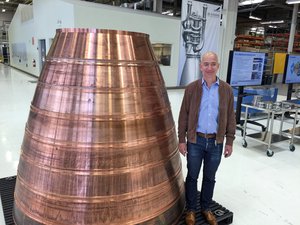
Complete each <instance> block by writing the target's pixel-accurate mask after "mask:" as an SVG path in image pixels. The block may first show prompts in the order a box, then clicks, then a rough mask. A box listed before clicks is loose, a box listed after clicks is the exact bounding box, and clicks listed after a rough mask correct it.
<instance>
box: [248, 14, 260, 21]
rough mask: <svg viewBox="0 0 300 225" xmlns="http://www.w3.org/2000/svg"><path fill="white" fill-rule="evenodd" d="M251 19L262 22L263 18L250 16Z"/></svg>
mask: <svg viewBox="0 0 300 225" xmlns="http://www.w3.org/2000/svg"><path fill="white" fill-rule="evenodd" d="M249 19H253V20H261V18H259V17H256V16H251V15H250V16H249Z"/></svg>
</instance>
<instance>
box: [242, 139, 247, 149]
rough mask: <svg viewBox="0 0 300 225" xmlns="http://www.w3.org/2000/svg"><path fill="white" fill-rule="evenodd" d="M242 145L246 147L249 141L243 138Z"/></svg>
mask: <svg viewBox="0 0 300 225" xmlns="http://www.w3.org/2000/svg"><path fill="white" fill-rule="evenodd" d="M242 146H243V147H244V148H247V146H248V144H247V141H246V140H243V144H242Z"/></svg>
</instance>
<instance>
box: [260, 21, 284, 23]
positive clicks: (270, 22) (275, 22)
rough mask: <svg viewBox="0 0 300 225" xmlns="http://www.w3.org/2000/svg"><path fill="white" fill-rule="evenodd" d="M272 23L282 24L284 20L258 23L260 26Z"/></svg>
mask: <svg viewBox="0 0 300 225" xmlns="http://www.w3.org/2000/svg"><path fill="white" fill-rule="evenodd" d="M274 23H284V20H274V21H265V22H260V24H274Z"/></svg>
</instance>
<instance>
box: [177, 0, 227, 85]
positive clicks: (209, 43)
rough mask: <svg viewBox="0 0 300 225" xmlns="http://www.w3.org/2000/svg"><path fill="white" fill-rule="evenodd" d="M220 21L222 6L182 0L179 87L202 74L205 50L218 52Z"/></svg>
mask: <svg viewBox="0 0 300 225" xmlns="http://www.w3.org/2000/svg"><path fill="white" fill-rule="evenodd" d="M220 21H221V6H220V5H214V4H208V3H203V2H198V1H192V0H183V1H182V8H181V40H180V53H179V63H178V80H177V85H178V86H186V85H188V84H189V83H191V82H192V81H194V80H197V79H199V78H200V77H201V72H200V67H199V63H200V59H201V54H202V53H205V52H207V51H214V52H216V53H218V52H219V49H218V44H219V33H220V31H221V29H220Z"/></svg>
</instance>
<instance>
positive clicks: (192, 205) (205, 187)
mask: <svg viewBox="0 0 300 225" xmlns="http://www.w3.org/2000/svg"><path fill="white" fill-rule="evenodd" d="M215 141H216V139H215V138H210V139H207V138H203V137H199V136H197V144H193V143H190V142H188V143H187V150H188V154H187V169H188V174H187V177H186V181H185V192H186V193H185V195H186V207H187V209H188V210H192V211H196V206H197V192H198V190H197V182H198V176H199V172H200V168H201V164H202V161H203V178H202V186H201V195H200V206H201V210H209V206H210V203H211V201H212V197H213V192H214V187H215V182H216V181H215V176H216V172H217V170H218V167H219V165H220V162H221V158H222V151H223V143H221V144H216V142H215Z"/></svg>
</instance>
